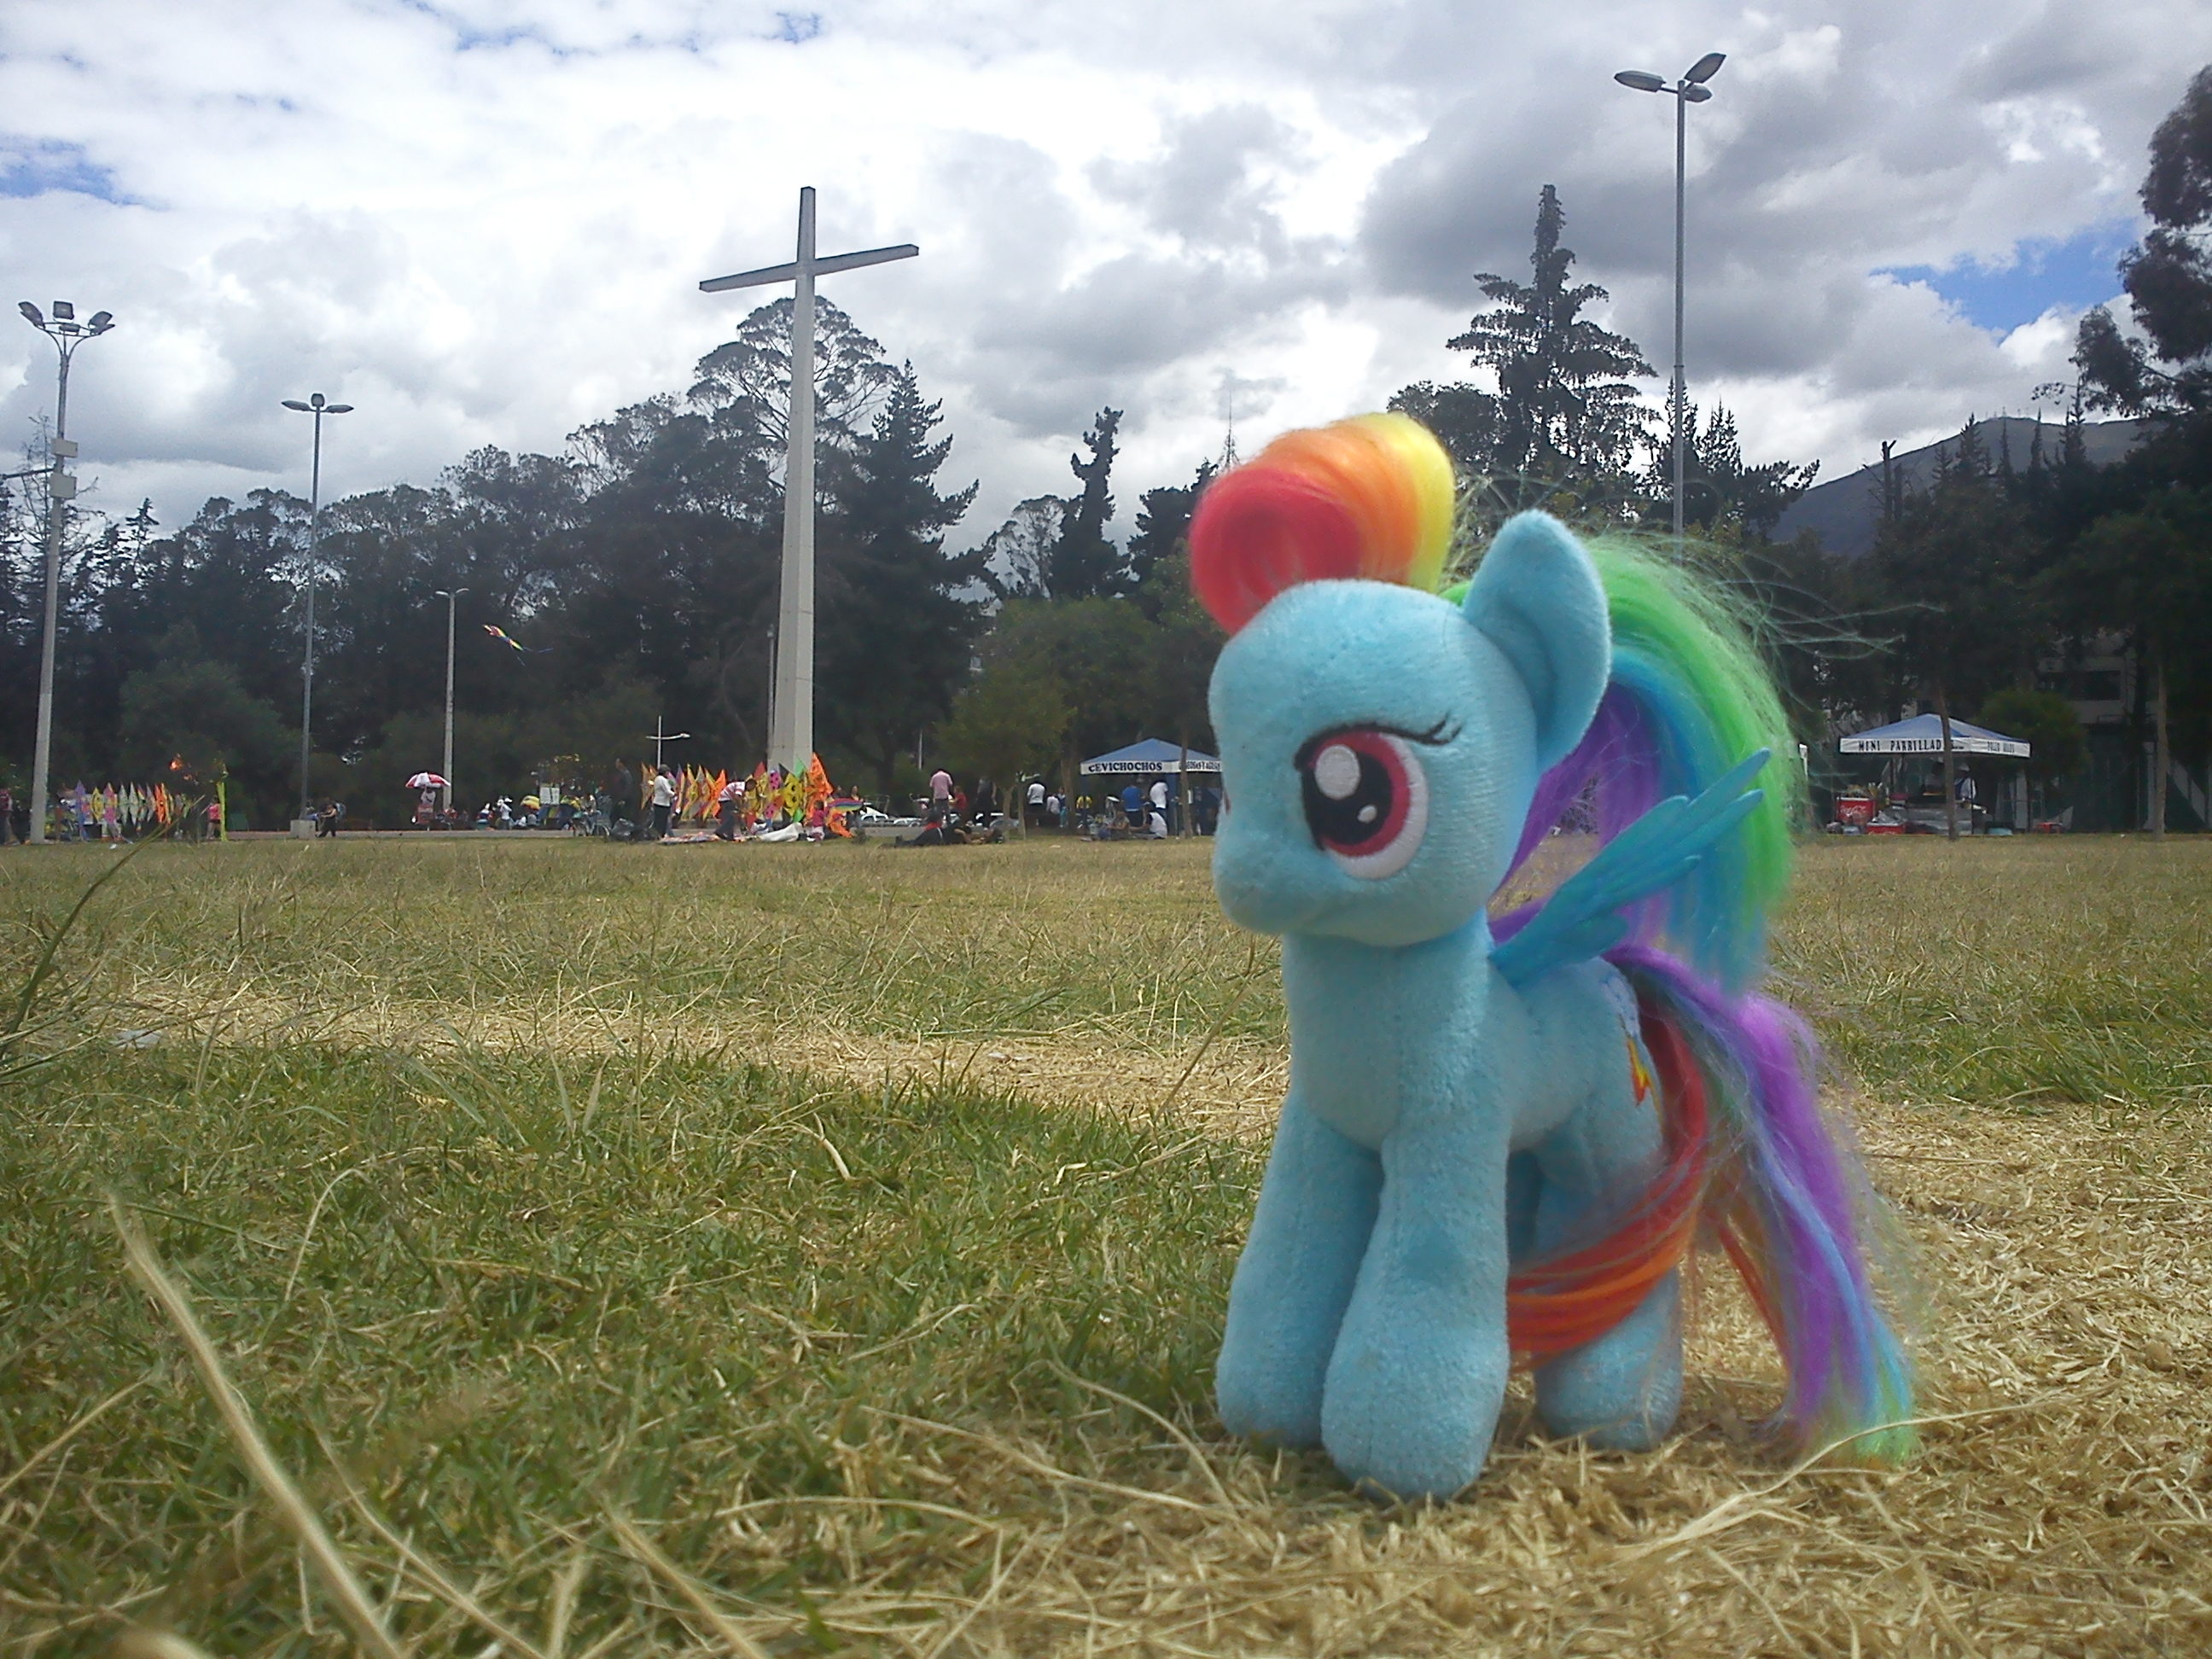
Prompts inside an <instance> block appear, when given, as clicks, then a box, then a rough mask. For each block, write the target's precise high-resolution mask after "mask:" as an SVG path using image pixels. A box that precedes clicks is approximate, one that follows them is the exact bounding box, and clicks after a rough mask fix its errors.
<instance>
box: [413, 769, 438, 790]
mask: <svg viewBox="0 0 2212 1659" xmlns="http://www.w3.org/2000/svg"><path fill="white" fill-rule="evenodd" d="M407 787H409V788H410V789H443V788H445V787H447V784H446V781H445V779H443V778H441V777H440V776H439V775H437V774H436V773H435V772H417V773H416V775H414V776H413V777H411V778H410V779H408V780H407Z"/></svg>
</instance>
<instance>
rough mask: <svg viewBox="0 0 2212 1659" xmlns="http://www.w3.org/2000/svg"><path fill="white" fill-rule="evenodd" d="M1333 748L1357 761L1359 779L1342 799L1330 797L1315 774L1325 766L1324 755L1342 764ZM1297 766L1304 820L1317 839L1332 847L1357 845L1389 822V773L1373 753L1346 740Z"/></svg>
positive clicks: (1336, 763) (1337, 763) (1325, 747)
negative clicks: (1302, 797) (1333, 753)
mask: <svg viewBox="0 0 2212 1659" xmlns="http://www.w3.org/2000/svg"><path fill="white" fill-rule="evenodd" d="M1331 750H1338V751H1340V753H1346V754H1350V755H1352V756H1353V757H1356V758H1357V759H1358V762H1359V781H1358V783H1357V784H1355V785H1353V786H1352V793H1350V794H1348V795H1346V796H1345V797H1344V798H1343V799H1341V800H1339V799H1334V798H1333V797H1332V796H1331V795H1329V793H1328V792H1327V791H1326V790H1324V789H1323V788H1322V787H1321V779H1320V777H1319V776H1318V774H1319V773H1321V772H1322V771H1323V770H1325V769H1327V768H1326V766H1325V764H1324V763H1323V760H1322V757H1323V756H1328V757H1329V761H1330V763H1334V765H1335V766H1338V767H1340V766H1341V765H1342V764H1343V763H1342V762H1341V761H1340V760H1339V759H1338V758H1337V757H1336V756H1334V755H1332V754H1331V753H1330V751H1331ZM1300 770H1301V774H1302V776H1301V778H1300V784H1301V790H1302V793H1304V797H1305V808H1306V823H1307V825H1308V827H1309V828H1310V829H1312V830H1313V833H1314V839H1315V840H1316V841H1317V842H1324V843H1326V844H1327V845H1328V846H1331V847H1346V848H1349V847H1358V846H1360V845H1362V844H1363V843H1364V842H1370V841H1372V840H1374V839H1375V837H1376V836H1379V835H1381V834H1382V833H1383V827H1384V826H1385V825H1386V824H1388V823H1389V822H1390V804H1391V787H1392V786H1391V782H1390V775H1389V772H1387V771H1385V770H1384V769H1383V763H1382V762H1381V761H1379V760H1377V759H1376V758H1375V757H1374V756H1372V755H1369V754H1365V753H1363V752H1362V751H1361V750H1357V749H1354V748H1352V745H1351V744H1324V745H1323V746H1322V748H1321V749H1320V750H1318V751H1317V752H1316V754H1315V755H1314V756H1313V757H1311V758H1310V759H1309V760H1308V761H1307V762H1306V763H1305V765H1304V767H1303V768H1301V769H1300Z"/></svg>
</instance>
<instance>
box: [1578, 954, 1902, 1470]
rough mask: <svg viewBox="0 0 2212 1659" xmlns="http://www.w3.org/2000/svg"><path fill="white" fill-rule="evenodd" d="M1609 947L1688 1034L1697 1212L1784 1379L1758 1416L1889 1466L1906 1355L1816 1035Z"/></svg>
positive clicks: (1643, 992) (1761, 1003)
mask: <svg viewBox="0 0 2212 1659" xmlns="http://www.w3.org/2000/svg"><path fill="white" fill-rule="evenodd" d="M1607 960H1608V961H1610V962H1611V963H1613V965H1614V966H1615V967H1617V968H1619V969H1621V971H1622V972H1623V973H1625V974H1626V975H1627V976H1628V979H1629V981H1630V983H1631V984H1632V985H1633V986H1634V987H1635V988H1636V990H1637V992H1638V994H1639V996H1640V997H1642V998H1643V999H1644V1000H1646V1001H1647V1002H1648V1003H1649V1004H1650V1006H1653V1007H1654V1008H1656V1011H1657V1012H1658V1013H1659V1014H1660V1016H1661V1017H1662V1018H1663V1019H1664V1020H1665V1021H1666V1022H1667V1023H1668V1024H1670V1025H1672V1026H1673V1027H1674V1030H1675V1031H1676V1032H1677V1033H1678V1034H1679V1035H1680V1036H1681V1037H1682V1038H1683V1040H1684V1041H1685V1042H1686V1043H1687V1044H1688V1046H1689V1049H1690V1052H1691V1054H1692V1058H1693V1060H1694V1061H1695V1063H1696V1065H1697V1067H1698V1070H1699V1073H1701V1074H1702V1075H1703V1079H1704V1081H1705V1092H1706V1095H1707V1097H1708V1102H1709V1105H1708V1110H1709V1113H1710V1116H1711V1137H1712V1139H1711V1154H1710V1162H1709V1165H1708V1171H1709V1181H1710V1185H1709V1186H1708V1188H1707V1192H1706V1197H1705V1218H1704V1219H1705V1225H1706V1226H1707V1227H1708V1228H1709V1229H1710V1230H1711V1234H1712V1236H1713V1237H1715V1238H1716V1239H1717V1242H1718V1243H1720V1245H1721V1246H1722V1248H1723V1249H1725V1250H1726V1251H1727V1252H1728V1254H1729V1259H1730V1260H1731V1261H1734V1262H1735V1267H1736V1270H1737V1271H1738V1272H1739V1273H1741V1274H1742V1275H1743V1280H1744V1284H1745V1285H1746V1287H1747V1289H1748V1290H1749V1291H1751V1294H1752V1297H1753V1300H1754V1301H1755V1302H1757V1304H1759V1312H1760V1313H1761V1315H1762V1316H1764V1317H1765V1321H1766V1326H1767V1329H1768V1330H1769V1331H1770V1332H1771V1333H1772V1334H1773V1337H1774V1342H1775V1346H1777V1347H1778V1348H1779V1349H1780V1350H1781V1352H1782V1358H1783V1363H1784V1367H1785V1369H1786V1370H1787V1372H1788V1376H1789V1383H1788V1388H1787V1390H1786V1392H1785V1393H1784V1396H1783V1401H1782V1406H1781V1408H1780V1409H1779V1410H1778V1412H1777V1413H1776V1414H1775V1417H1774V1419H1773V1421H1772V1424H1771V1426H1772V1427H1773V1428H1774V1429H1776V1430H1777V1431H1778V1432H1780V1433H1781V1434H1782V1435H1784V1437H1787V1438H1788V1439H1790V1441H1792V1442H1793V1443H1796V1445H1797V1447H1798V1448H1799V1449H1801V1450H1802V1451H1805V1452H1808V1453H1809V1452H1812V1451H1815V1450H1817V1449H1821V1448H1824V1447H1828V1446H1835V1447H1836V1449H1837V1450H1838V1455H1840V1456H1841V1457H1843V1458H1844V1459H1845V1460H1847V1461H1850V1462H1878V1463H1895V1462H1902V1461H1903V1460H1904V1459H1905V1457H1906V1456H1907V1455H1910V1454H1911V1451H1912V1449H1913V1448H1914V1446H1915V1445H1916V1444H1917V1439H1918V1437H1917V1434H1916V1432H1915V1431H1914V1430H1913V1429H1912V1427H1911V1425H1910V1419H1911V1417H1912V1415H1913V1407H1912V1368H1911V1362H1910V1361H1909V1360H1908V1359H1907V1358H1906V1356H1905V1352H1904V1349H1903V1347H1902V1346H1900V1344H1899V1341H1898V1339H1897V1336H1896V1334H1895V1333H1894V1332H1893V1329H1892V1328H1891V1325H1890V1322H1889V1319H1888V1317H1887V1316H1886V1315H1885V1314H1884V1312H1883V1311H1882V1309H1881V1305H1880V1304H1879V1303H1878V1302H1877V1301H1876V1300H1875V1291H1874V1286H1873V1283H1872V1276H1871V1273H1870V1269H1869V1250H1868V1245H1869V1233H1870V1231H1871V1229H1870V1226H1869V1223H1870V1221H1871V1219H1872V1206H1873V1202H1874V1200H1873V1194H1872V1190H1871V1188H1869V1186H1868V1184H1867V1181H1866V1177H1865V1174H1864V1172H1863V1170H1861V1168H1860V1167H1859V1164H1858V1160H1857V1158H1856V1157H1855V1156H1854V1155H1853V1153H1852V1152H1851V1151H1850V1147H1849V1146H1847V1144H1846V1143H1845V1142H1844V1139H1843V1138H1842V1137H1841V1136H1840V1135H1839V1134H1838V1132H1837V1130H1836V1128H1835V1126H1834V1125H1833V1124H1832V1123H1831V1122H1830V1121H1828V1119H1827V1117H1826V1115H1825V1114H1823V1113H1822V1111H1821V1110H1820V1097H1819V1091H1818V1089H1817V1087H1816V1086H1815V1083H1814V1078H1815V1065H1816V1062H1817V1058H1818V1053H1819V1050H1818V1045H1817V1043H1816V1041H1815V1039H1814V1036H1813V1034H1812V1032H1811V1031H1810V1030H1808V1029H1807V1027H1806V1025H1805V1023H1804V1022H1803V1021H1802V1019H1800V1018H1798V1017H1797V1015H1796V1013H1794V1012H1792V1011H1791V1010H1790V1009H1789V1008H1787V1007H1785V1006H1783V1005H1782V1004H1781V1003H1779V1002H1777V1001H1775V1000H1772V999H1771V998H1769V997H1763V996H1759V995H1756V994H1736V993H1732V992H1729V991H1725V990H1723V989H1721V988H1720V987H1718V986H1717V985H1716V984H1715V983H1714V982H1712V981H1710V980H1707V979H1705V978H1704V977H1702V976H1701V975H1699V974H1697V973H1696V972H1694V971H1693V970H1692V969H1690V968H1689V967H1688V966H1686V964H1685V963H1682V962H1681V961H1680V960H1679V959H1678V958H1676V957H1672V956H1670V955H1668V954H1667V953H1666V952H1665V951H1660V950H1656V949H1655V948H1653V947H1651V946H1650V945H1622V946H1621V947H1620V948H1619V949H1617V950H1614V951H1609V952H1608V953H1607Z"/></svg>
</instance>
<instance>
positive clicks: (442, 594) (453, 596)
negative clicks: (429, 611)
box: [436, 587, 469, 812]
mask: <svg viewBox="0 0 2212 1659" xmlns="http://www.w3.org/2000/svg"><path fill="white" fill-rule="evenodd" d="M468 591H469V590H468V589H467V588H465V587H455V588H444V587H441V588H439V589H437V590H436V592H437V595H438V597H439V598H440V599H443V600H444V601H445V602H446V769H445V770H444V771H443V772H441V773H440V774H439V775H440V776H441V777H442V778H444V779H445V781H446V787H445V789H444V791H443V793H442V795H441V799H440V800H439V803H438V805H439V806H440V807H441V809H442V810H444V811H448V812H450V811H453V605H454V604H455V603H456V602H457V601H458V600H459V599H460V597H461V595H462V594H464V593H465V592H468Z"/></svg>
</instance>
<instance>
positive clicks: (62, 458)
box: [15, 300, 115, 844]
mask: <svg viewBox="0 0 2212 1659" xmlns="http://www.w3.org/2000/svg"><path fill="white" fill-rule="evenodd" d="M15 309H16V310H18V311H20V312H21V313H23V320H24V321H25V322H27V323H28V324H29V325H31V326H32V327H33V328H35V329H37V330H38V331H39V332H40V333H41V334H43V335H45V336H46V337H47V338H48V339H49V340H52V342H53V343H54V352H55V355H56V356H58V357H59V358H60V359H61V367H60V369H59V371H58V379H57V380H56V382H55V386H54V435H53V441H52V442H51V443H50V444H48V445H47V447H46V453H47V454H48V455H50V456H51V457H52V461H53V465H52V468H51V469H50V470H49V471H47V473H46V627H45V629H44V631H43V632H42V633H41V634H40V641H39V729H38V735H37V737H36V738H34V739H33V745H32V746H33V755H32V757H31V837H30V838H31V840H32V842H33V843H34V844H36V843H43V842H45V840H46V774H47V772H48V771H49V770H50V769H52V765H53V752H54V640H55V635H56V634H57V632H58V629H59V628H60V624H61V595H62V524H63V521H64V519H65V518H66V516H67V515H68V513H69V504H70V501H72V500H74V499H75V498H76V479H75V478H74V477H70V473H69V472H68V471H67V465H68V463H69V462H70V461H71V460H73V459H76V445H75V444H73V443H71V442H70V440H69V372H70V358H71V357H73V356H76V349H77V348H78V347H79V346H81V345H82V344H83V343H85V342H86V341H87V340H90V339H96V338H97V337H100V335H102V334H105V333H106V332H107V331H108V330H109V329H111V328H113V327H114V326H115V313H113V312H112V311H95V312H94V313H92V315H91V316H90V317H88V318H87V319H85V320H84V321H83V322H82V323H80V322H79V321H77V319H76V307H75V306H74V305H72V304H70V302H69V301H67V300H57V301H54V314H53V315H52V317H48V316H47V315H46V313H44V312H42V311H40V309H39V308H38V307H36V306H34V305H33V304H32V303H31V302H30V301H28V300H25V301H22V302H21V304H20V305H18V306H17V307H15Z"/></svg>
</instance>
